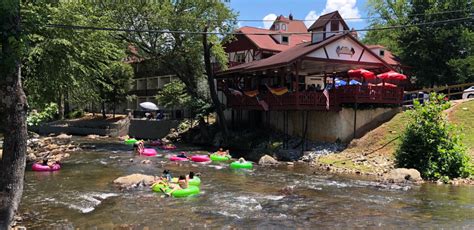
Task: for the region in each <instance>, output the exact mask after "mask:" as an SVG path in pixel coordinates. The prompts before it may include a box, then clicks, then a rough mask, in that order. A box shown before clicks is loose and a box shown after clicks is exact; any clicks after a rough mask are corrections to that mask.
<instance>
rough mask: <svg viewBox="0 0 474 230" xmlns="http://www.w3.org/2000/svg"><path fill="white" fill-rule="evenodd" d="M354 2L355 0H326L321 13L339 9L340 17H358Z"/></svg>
mask: <svg viewBox="0 0 474 230" xmlns="http://www.w3.org/2000/svg"><path fill="white" fill-rule="evenodd" d="M356 3H357V0H327V2H326V8H324V10H323V12H322V13H321V14H326V13H331V12H333V11H336V10H339V13H340V14H341V16H342V18H360V14H359V9H358V8H357V7H356Z"/></svg>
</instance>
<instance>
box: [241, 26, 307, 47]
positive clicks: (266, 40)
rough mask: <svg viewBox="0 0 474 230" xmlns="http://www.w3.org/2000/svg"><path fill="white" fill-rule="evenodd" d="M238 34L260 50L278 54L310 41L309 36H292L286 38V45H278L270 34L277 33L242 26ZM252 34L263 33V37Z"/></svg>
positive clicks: (275, 32)
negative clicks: (241, 34)
mask: <svg viewBox="0 0 474 230" xmlns="http://www.w3.org/2000/svg"><path fill="white" fill-rule="evenodd" d="M238 32H241V33H243V34H244V35H245V36H247V38H249V39H250V41H252V42H253V43H254V44H255V45H256V46H257V47H258V48H260V49H264V50H271V51H280V52H281V51H283V50H287V49H289V48H291V47H294V46H295V45H297V44H300V43H303V42H307V41H310V40H311V35H310V34H307V35H306V34H293V35H289V36H288V44H279V43H278V42H277V41H275V40H274V39H273V38H272V36H271V34H278V31H271V30H267V29H261V28H255V27H250V26H244V27H242V28H240V29H239V31H238ZM282 32H283V31H282ZM254 33H265V35H255V34H254ZM266 34H269V35H266Z"/></svg>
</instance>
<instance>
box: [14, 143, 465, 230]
mask: <svg viewBox="0 0 474 230" xmlns="http://www.w3.org/2000/svg"><path fill="white" fill-rule="evenodd" d="M75 141H77V142H78V143H81V144H84V142H87V144H88V145H89V146H90V145H94V148H95V149H94V150H82V151H79V152H76V153H74V154H72V155H71V156H70V158H67V159H65V161H64V166H63V169H62V170H61V171H59V172H57V173H38V172H32V171H27V172H26V180H25V193H24V198H23V201H22V205H21V212H22V213H23V217H24V220H23V223H22V224H23V225H26V226H27V227H29V228H33V229H51V228H60V229H76V228H104V229H111V228H119V227H121V228H125V229H130V228H139V229H142V228H145V227H148V228H150V229H156V228H186V227H190V228H276V229H283V228H318V227H319V228H348V227H351V228H353V227H360V228H367V227H369V228H370V227H379V228H380V227H383V228H407V227H411V226H417V227H421V228H433V227H436V228H443V227H444V228H474V220H473V219H472V216H471V213H473V212H474V189H473V188H472V187H468V186H458V187H454V186H449V185H441V186H436V185H432V184H423V185H410V186H407V187H405V186H402V187H395V188H391V187H383V186H379V184H377V183H374V182H370V181H367V180H361V179H360V178H354V177H340V176H336V175H331V174H326V173H324V172H319V171H315V170H314V168H312V167H310V166H309V165H308V164H299V163H296V164H295V165H293V166H287V165H280V166H276V167H265V168H263V167H258V166H257V167H256V168H255V169H254V170H251V171H234V170H231V169H229V168H228V166H227V165H225V164H222V165H216V164H204V165H202V164H196V163H183V164H176V163H170V162H169V161H168V160H167V159H166V156H168V152H163V154H164V156H163V157H154V158H147V159H149V160H151V163H150V164H142V163H141V162H142V160H144V159H145V158H143V157H138V156H133V155H131V153H130V152H131V151H130V147H129V146H125V145H123V144H121V143H119V142H118V141H117V142H110V140H106V139H99V140H93V141H91V140H75ZM186 150H187V151H189V152H200V151H202V150H205V149H200V148H194V147H187V148H186ZM164 168H167V169H170V170H171V171H172V172H173V174H174V176H177V175H179V174H184V173H186V172H189V171H195V172H200V173H202V177H201V178H202V180H203V185H202V193H201V194H200V195H199V196H197V197H193V198H187V199H174V198H163V197H162V194H157V193H153V192H151V191H150V189H149V188H145V187H142V188H138V189H133V190H127V191H121V190H119V189H118V188H117V187H116V186H115V185H113V183H112V181H113V180H114V179H115V178H117V177H119V176H124V175H129V174H133V173H142V174H147V175H158V174H160V173H161V171H162V170H163V169H164ZM354 210H357V211H356V212H355V211H354Z"/></svg>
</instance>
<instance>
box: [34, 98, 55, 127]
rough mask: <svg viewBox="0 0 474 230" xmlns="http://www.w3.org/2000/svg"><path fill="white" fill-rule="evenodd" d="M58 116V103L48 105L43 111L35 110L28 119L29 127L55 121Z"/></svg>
mask: <svg viewBox="0 0 474 230" xmlns="http://www.w3.org/2000/svg"><path fill="white" fill-rule="evenodd" d="M57 115H58V105H57V104H56V103H49V104H47V105H46V106H45V107H44V109H43V110H41V111H40V112H37V111H35V110H33V111H32V112H31V113H30V114H29V115H28V117H27V119H26V122H27V124H28V125H30V126H31V125H39V124H41V123H44V122H48V121H51V120H53V119H54V118H55V117H56V116H57Z"/></svg>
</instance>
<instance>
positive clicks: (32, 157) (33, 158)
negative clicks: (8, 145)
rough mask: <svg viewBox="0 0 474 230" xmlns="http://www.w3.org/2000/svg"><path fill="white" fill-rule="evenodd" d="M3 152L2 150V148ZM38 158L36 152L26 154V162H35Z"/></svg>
mask: <svg viewBox="0 0 474 230" xmlns="http://www.w3.org/2000/svg"><path fill="white" fill-rule="evenodd" d="M0 152H1V150H0ZM36 160H37V157H36V155H35V154H34V153H29V154H28V155H27V156H26V162H35V161H36Z"/></svg>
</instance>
